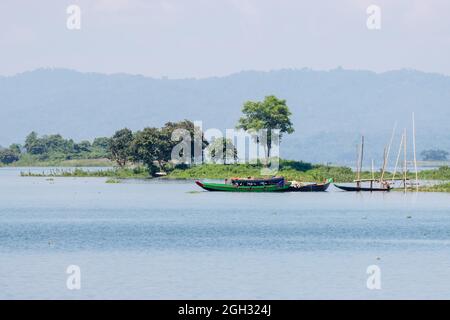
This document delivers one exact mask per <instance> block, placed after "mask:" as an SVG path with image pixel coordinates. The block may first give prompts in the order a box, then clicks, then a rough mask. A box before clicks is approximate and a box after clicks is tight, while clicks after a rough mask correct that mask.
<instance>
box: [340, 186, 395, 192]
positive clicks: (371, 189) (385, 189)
mask: <svg viewBox="0 0 450 320" xmlns="http://www.w3.org/2000/svg"><path fill="white" fill-rule="evenodd" d="M334 186H335V187H336V188H338V189H341V190H344V191H350V192H389V191H391V189H388V188H365V187H349V186H341V185H337V184H335V185H334Z"/></svg>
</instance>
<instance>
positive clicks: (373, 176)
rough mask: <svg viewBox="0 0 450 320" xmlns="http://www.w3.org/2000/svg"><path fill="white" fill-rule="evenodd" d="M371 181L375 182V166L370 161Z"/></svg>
mask: <svg viewBox="0 0 450 320" xmlns="http://www.w3.org/2000/svg"><path fill="white" fill-rule="evenodd" d="M372 180H375V164H374V162H373V159H372Z"/></svg>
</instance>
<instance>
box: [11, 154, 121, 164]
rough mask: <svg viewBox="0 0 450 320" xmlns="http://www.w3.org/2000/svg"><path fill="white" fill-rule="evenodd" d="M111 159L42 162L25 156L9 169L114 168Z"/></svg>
mask: <svg viewBox="0 0 450 320" xmlns="http://www.w3.org/2000/svg"><path fill="white" fill-rule="evenodd" d="M114 165H115V163H114V162H112V161H111V160H109V159H105V158H100V159H72V160H47V161H40V160H37V159H36V158H35V157H32V156H29V155H23V156H22V157H21V158H20V160H19V161H16V162H13V163H11V164H9V165H8V166H9V167H113V166H114Z"/></svg>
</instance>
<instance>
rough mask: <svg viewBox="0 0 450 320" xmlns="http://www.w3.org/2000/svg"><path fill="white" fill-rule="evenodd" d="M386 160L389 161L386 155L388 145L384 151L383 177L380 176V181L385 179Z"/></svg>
mask: <svg viewBox="0 0 450 320" xmlns="http://www.w3.org/2000/svg"><path fill="white" fill-rule="evenodd" d="M386 162H387V155H386V147H384V152H383V167H382V170H381V171H382V172H381V178H380V182H383V179H384V170H385V169H386Z"/></svg>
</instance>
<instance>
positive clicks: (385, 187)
mask: <svg viewBox="0 0 450 320" xmlns="http://www.w3.org/2000/svg"><path fill="white" fill-rule="evenodd" d="M386 158H387V156H386V150H385V152H384V164H383V174H384V169H385V167H386V161H387V159H386ZM363 159H364V136H362V137H361V145H360V148H359V153H358V160H357V166H356V179H355V180H354V181H353V182H355V183H356V185H355V186H344V185H338V184H334V186H335V187H336V188H338V189H341V190H344V191H353V192H361V191H369V192H375V191H384V192H386V191H390V190H391V185H390V184H389V182H387V181H384V180H383V174H382V177H381V178H380V179H375V176H374V172H373V164H372V178H371V179H361V172H362V164H363ZM364 182H366V183H367V182H370V185H369V186H367V187H366V186H363V185H362V184H363V183H364ZM374 183H378V185H379V187H375V186H374Z"/></svg>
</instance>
